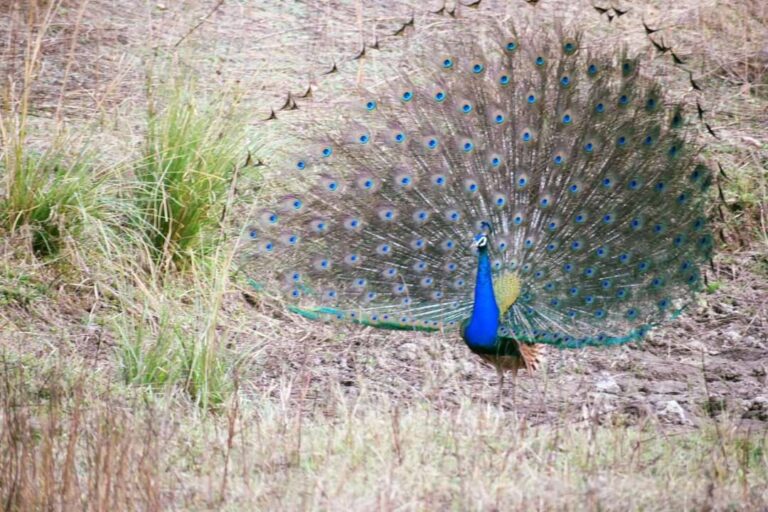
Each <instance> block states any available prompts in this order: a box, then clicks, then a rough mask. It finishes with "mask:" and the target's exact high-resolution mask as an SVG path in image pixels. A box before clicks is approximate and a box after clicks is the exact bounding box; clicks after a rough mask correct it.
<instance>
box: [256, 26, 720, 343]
mask: <svg viewBox="0 0 768 512" xmlns="http://www.w3.org/2000/svg"><path fill="white" fill-rule="evenodd" d="M424 53H425V54H426V55H427V56H425V57H422V58H421V59H418V60H416V61H415V62H407V63H406V62H404V63H403V66H402V68H398V69H395V70H392V75H394V76H393V78H392V79H390V80H387V81H384V82H381V83H379V84H376V85H375V86H372V87H371V88H370V89H369V90H357V91H350V90H346V91H341V92H338V94H337V98H338V100H337V101H336V102H334V103H333V104H332V105H331V104H327V105H325V106H324V107H318V108H317V110H316V111H314V112H313V111H310V112H309V113H308V114H304V115H305V116H308V117H305V118H304V120H303V121H302V122H299V121H297V123H296V125H295V135H296V141H294V142H293V143H292V144H291V147H290V148H288V149H287V150H286V151H285V155H286V156H285V158H275V160H276V161H279V163H276V164H274V165H273V170H274V173H273V174H271V175H270V174H268V175H266V176H265V182H264V187H265V190H267V191H269V193H270V194H271V195H272V196H274V197H275V199H274V200H273V201H271V202H270V203H269V204H268V205H267V206H265V207H263V208H261V209H260V210H259V211H258V212H257V213H256V214H255V215H254V219H253V222H252V223H251V224H250V225H249V226H248V227H247V229H246V233H245V237H246V241H245V242H246V244H248V248H247V258H246V261H245V263H244V265H245V268H246V269H247V273H248V275H249V277H250V278H251V279H252V280H253V281H254V282H255V283H258V286H259V287H261V289H263V290H264V291H265V292H269V293H274V294H277V295H280V296H282V297H284V298H285V299H286V300H287V301H289V302H290V303H291V306H290V307H291V308H292V310H294V311H296V312H299V313H301V314H304V315H305V316H308V317H312V318H339V319H343V320H349V321H353V322H358V323H363V324H367V325H375V326H378V327H383V328H393V329H415V330H438V329H452V328H458V325H459V324H460V322H461V321H462V320H463V319H465V318H467V317H468V316H469V315H470V313H471V310H472V284H473V281H474V273H475V268H476V254H475V252H474V250H473V249H472V241H473V236H474V235H476V234H477V233H479V232H483V231H484V232H487V233H488V234H489V237H490V240H491V256H492V265H493V269H494V274H495V278H498V279H504V277H503V276H506V275H509V274H515V275H517V276H518V278H519V280H520V282H521V290H520V294H519V297H518V298H517V300H515V301H514V303H513V304H512V305H511V306H510V307H509V309H507V310H506V311H505V312H503V326H502V328H501V332H500V335H502V336H513V337H514V338H515V339H517V340H519V341H522V342H528V343H548V344H553V345H557V346H561V347H580V346H583V345H607V344H616V343H623V342H629V341H633V340H637V339H639V338H641V337H642V336H643V335H644V334H645V333H646V332H647V330H648V329H649V328H651V327H653V326H655V325H656V324H658V323H659V322H661V321H663V320H665V319H669V318H670V317H674V316H675V315H677V314H678V313H679V312H680V310H681V309H682V308H683V307H684V306H685V304H686V303H687V302H688V301H690V299H691V297H692V292H693V291H694V290H695V289H696V288H697V287H699V286H700V282H701V274H700V270H699V267H700V266H701V264H702V263H703V262H705V261H707V260H708V259H709V257H710V255H711V251H712V245H713V240H712V236H711V234H710V233H709V231H708V228H707V223H706V219H705V216H704V213H703V202H704V201H705V199H706V196H707V192H706V190H707V187H708V186H709V184H710V182H711V175H710V171H709V170H708V169H707V168H706V167H705V166H703V165H702V164H701V163H699V162H698V161H697V156H698V152H699V148H698V147H697V145H696V142H695V140H693V136H692V135H691V131H689V130H688V129H687V126H688V125H687V124H686V118H685V109H684V108H683V107H681V106H676V105H667V104H665V100H664V94H663V90H662V88H661V86H660V85H659V84H657V83H656V82H655V81H654V80H653V79H651V78H649V77H646V76H644V75H643V74H642V73H641V72H640V70H639V62H638V60H637V59H636V58H634V57H632V56H631V55H628V54H627V53H626V52H622V51H619V52H614V53H613V54H607V53H605V51H604V49H587V48H583V47H581V45H580V38H579V35H578V34H576V33H573V34H569V33H568V31H567V30H562V29H553V28H548V29H542V28H541V27H537V28H536V29H535V30H534V29H533V28H531V27H529V28H514V27H513V26H512V25H506V24H500V25H499V26H498V27H496V28H495V29H494V30H491V31H485V32H483V33H482V34H476V37H475V38H474V39H471V40H470V39H462V40H451V41H450V44H447V43H446V42H443V43H441V41H440V40H435V41H433V45H432V46H430V47H429V48H428V49H427V50H426V51H425V52H424Z"/></svg>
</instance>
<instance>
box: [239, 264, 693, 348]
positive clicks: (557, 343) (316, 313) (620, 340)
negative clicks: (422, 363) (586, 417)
mask: <svg viewBox="0 0 768 512" xmlns="http://www.w3.org/2000/svg"><path fill="white" fill-rule="evenodd" d="M248 283H249V284H250V285H251V286H252V287H253V289H254V290H256V291H263V290H264V286H263V285H262V284H260V283H258V282H256V281H254V280H252V279H248ZM287 309H288V311H290V312H291V313H295V314H297V315H300V316H302V317H304V318H307V319H309V320H316V321H328V320H334V319H339V318H341V317H345V316H346V315H345V314H344V312H343V311H341V310H339V309H336V308H329V307H309V308H303V307H299V306H293V305H290V306H288V307H287ZM684 309H685V308H684V307H683V308H680V309H677V310H675V311H674V312H672V313H671V314H670V317H669V319H670V320H674V319H676V318H678V317H679V316H680V315H681V314H682V313H683V310H684ZM345 320H346V321H347V322H351V323H354V324H357V325H363V326H367V327H375V328H376V329H386V330H390V331H417V332H438V331H440V328H438V327H427V326H421V325H408V324H401V323H399V322H395V321H377V322H373V321H370V320H367V319H364V318H345ZM659 325H660V322H658V323H651V324H643V325H640V326H638V327H636V328H635V329H633V330H632V332H630V333H629V334H627V335H626V336H607V335H600V336H593V337H589V338H583V339H568V337H566V338H564V339H563V338H556V337H554V336H553V335H551V334H549V335H546V334H545V335H543V336H535V337H534V336H523V335H522V334H518V333H515V335H514V336H513V337H514V339H515V340H516V341H518V342H521V343H536V344H545V345H552V346H554V347H557V348H560V349H578V348H583V347H605V346H615V345H624V344H626V343H633V342H636V341H642V339H643V338H644V337H645V335H646V334H648V332H649V331H650V330H651V329H654V328H656V327H658V326H659Z"/></svg>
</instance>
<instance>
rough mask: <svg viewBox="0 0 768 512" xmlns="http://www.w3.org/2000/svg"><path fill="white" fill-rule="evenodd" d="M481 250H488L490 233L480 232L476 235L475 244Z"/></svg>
mask: <svg viewBox="0 0 768 512" xmlns="http://www.w3.org/2000/svg"><path fill="white" fill-rule="evenodd" d="M473 246H474V247H476V248H477V249H478V250H480V251H484V250H488V235H486V234H485V233H480V234H479V235H476V236H475V242H474V244H473Z"/></svg>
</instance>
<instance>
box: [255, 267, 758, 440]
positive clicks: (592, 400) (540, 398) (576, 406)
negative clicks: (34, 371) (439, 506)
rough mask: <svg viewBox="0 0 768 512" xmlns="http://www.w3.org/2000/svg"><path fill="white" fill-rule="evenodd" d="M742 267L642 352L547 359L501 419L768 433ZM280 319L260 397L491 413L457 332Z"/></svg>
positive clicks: (484, 386)
mask: <svg viewBox="0 0 768 512" xmlns="http://www.w3.org/2000/svg"><path fill="white" fill-rule="evenodd" d="M739 268H740V269H741V270H740V271H739V273H738V274H737V275H731V276H721V277H724V278H725V280H724V281H723V284H722V287H721V288H720V289H719V290H718V291H717V292H715V293H712V294H703V295H701V296H700V298H699V302H698V305H697V307H695V308H694V309H692V310H691V311H689V312H688V313H686V314H685V315H683V316H682V317H681V318H680V319H679V320H678V321H675V322H672V323H670V324H668V325H666V326H663V327H662V328H659V329H657V330H656V331H653V332H651V334H649V336H648V338H647V340H646V341H644V342H643V343H638V344H631V345H627V346H623V347H615V348H605V349H583V350H576V351H573V350H558V349H554V348H549V350H547V363H546V365H545V367H544V369H542V370H541V371H539V372H537V373H536V374H534V375H526V374H521V376H520V378H519V379H518V383H517V391H516V393H513V385H512V383H511V382H507V383H506V385H505V392H504V398H503V405H504V408H505V409H508V410H513V409H515V410H517V412H518V413H520V414H524V415H526V416H528V417H529V418H531V419H532V420H533V421H535V422H562V421H564V422H571V423H572V422H578V421H582V420H585V419H587V418H591V417H594V416H597V417H599V418H600V419H601V420H603V421H610V422H622V423H629V424H631V423H637V422H638V421H644V420H655V421H659V422H660V423H663V424H667V425H674V426H688V427H695V426H697V425H698V424H699V423H700V422H701V420H702V419H703V418H705V417H707V416H722V415H728V416H729V417H731V418H736V419H739V420H740V421H741V423H742V424H743V426H744V427H745V428H749V427H758V428H765V423H764V422H765V421H766V418H768V409H767V407H768V401H767V400H768V392H766V389H767V387H768V315H767V314H766V297H768V285H766V283H765V280H764V279H763V278H761V277H760V276H758V275H755V274H753V273H751V272H750V271H749V270H747V266H746V265H745V266H742V267H739ZM747 283H752V285H747ZM734 303H735V304H737V306H733V304H734ZM276 316H277V317H278V320H277V322H278V324H277V325H274V326H273V329H274V333H275V334H274V338H273V339H271V340H269V341H268V342H267V343H266V344H265V345H264V348H263V350H262V351H261V352H260V353H259V354H258V355H257V356H256V357H255V360H254V361H253V365H254V366H253V368H252V371H251V372H249V379H248V381H249V384H248V385H249V386H251V391H252V392H254V393H257V394H262V393H264V392H267V393H269V392H270V390H273V392H274V394H275V396H277V394H278V393H280V389H281V387H280V386H277V385H276V383H278V382H284V381H286V380H287V381H289V382H291V383H292V384H293V385H292V387H291V389H292V397H293V398H294V399H300V398H301V399H303V400H308V401H310V403H312V404H313V408H314V410H315V412H318V413H321V412H322V411H323V405H324V404H325V403H329V402H330V400H328V398H329V395H330V394H333V393H338V392H341V393H343V394H345V395H348V396H357V395H360V394H362V393H365V394H368V395H371V394H372V395H376V394H386V395H388V396H389V397H390V398H391V399H393V400H395V401H397V402H401V403H403V404H408V403H411V402H418V401H424V400H427V401H429V403H430V404H432V406H434V407H436V408H440V409H444V408H451V407H453V406H457V405H458V404H459V403H460V402H461V401H463V400H467V399H470V400H480V401H486V402H488V403H489V404H493V405H495V404H496V401H497V392H498V388H497V377H496V372H495V370H493V369H492V368H491V367H490V366H488V365H486V364H485V363H483V362H482V361H481V360H480V359H479V358H477V357H475V356H474V355H473V354H471V353H470V352H469V350H468V349H467V348H466V347H465V346H464V344H463V343H462V342H461V340H460V339H459V338H458V336H457V335H454V334H453V333H449V334H447V335H444V336H443V335H423V334H409V333H400V332H389V331H378V330H375V329H371V328H362V329H357V328H353V327H347V326H345V325H343V324H333V325H329V324H319V323H311V322H308V321H304V320H303V319H295V318H290V319H289V318H286V317H285V316H284V315H283V314H282V313H280V312H277V313H276ZM280 317H283V318H280ZM254 328H255V329H257V328H258V327H257V326H254ZM281 332H282V333H284V335H282V336H281V335H280V333H281ZM513 395H514V396H513Z"/></svg>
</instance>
